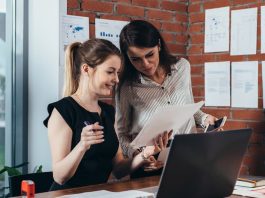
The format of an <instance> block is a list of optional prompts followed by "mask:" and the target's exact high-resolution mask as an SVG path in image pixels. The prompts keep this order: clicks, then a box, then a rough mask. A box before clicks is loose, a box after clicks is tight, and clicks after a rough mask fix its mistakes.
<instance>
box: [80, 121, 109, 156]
mask: <svg viewBox="0 0 265 198" xmlns="http://www.w3.org/2000/svg"><path fill="white" fill-rule="evenodd" d="M103 128H104V127H103V126H100V125H99V123H98V122H96V123H94V124H91V125H87V126H85V127H84V128H83V129H82V133H81V138H80V142H79V144H80V147H81V148H82V149H83V150H84V151H86V150H88V149H90V147H91V145H93V144H99V143H102V142H104V139H103V137H104V134H103V131H102V130H103Z"/></svg>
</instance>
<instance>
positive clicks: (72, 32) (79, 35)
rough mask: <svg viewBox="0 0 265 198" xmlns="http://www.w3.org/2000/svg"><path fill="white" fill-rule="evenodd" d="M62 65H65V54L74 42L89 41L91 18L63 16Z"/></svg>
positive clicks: (61, 28)
mask: <svg viewBox="0 0 265 198" xmlns="http://www.w3.org/2000/svg"><path fill="white" fill-rule="evenodd" d="M60 21H61V22H60V24H61V27H60V32H61V35H60V65H61V66H63V65H64V52H65V49H66V47H67V46H68V45H69V44H70V43H73V42H76V41H79V42H84V41H86V40H88V39H89V18H88V17H80V16H72V15H63V16H62V17H61V19H60Z"/></svg>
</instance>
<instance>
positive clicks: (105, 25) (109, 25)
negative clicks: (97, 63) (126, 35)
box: [95, 19, 129, 48]
mask: <svg viewBox="0 0 265 198" xmlns="http://www.w3.org/2000/svg"><path fill="white" fill-rule="evenodd" d="M128 23H129V22H128V21H117V20H108V19H96V21H95V24H96V27H95V29H96V38H102V39H106V40H109V41H111V42H112V43H113V44H114V45H116V47H118V48H120V46H119V39H120V32H121V30H122V28H123V27H124V26H125V25H127V24H128Z"/></svg>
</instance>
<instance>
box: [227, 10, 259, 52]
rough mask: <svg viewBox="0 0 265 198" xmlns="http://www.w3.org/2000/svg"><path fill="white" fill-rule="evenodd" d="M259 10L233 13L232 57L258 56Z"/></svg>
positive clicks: (234, 11)
mask: <svg viewBox="0 0 265 198" xmlns="http://www.w3.org/2000/svg"><path fill="white" fill-rule="evenodd" d="M256 51H257V8H249V9H242V10H233V11H232V12H231V50H230V54H231V55H245V54H256Z"/></svg>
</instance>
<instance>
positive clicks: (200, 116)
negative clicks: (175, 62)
mask: <svg viewBox="0 0 265 198" xmlns="http://www.w3.org/2000/svg"><path fill="white" fill-rule="evenodd" d="M187 68H188V72H187V78H188V80H189V91H190V96H191V103H194V98H193V92H192V84H191V66H190V63H189V62H188V61H187ZM206 115H207V114H206V113H204V112H203V111H201V110H199V111H197V112H196V113H195V114H194V119H195V123H196V124H197V125H201V124H202V123H203V120H204V118H205V116H206Z"/></svg>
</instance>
